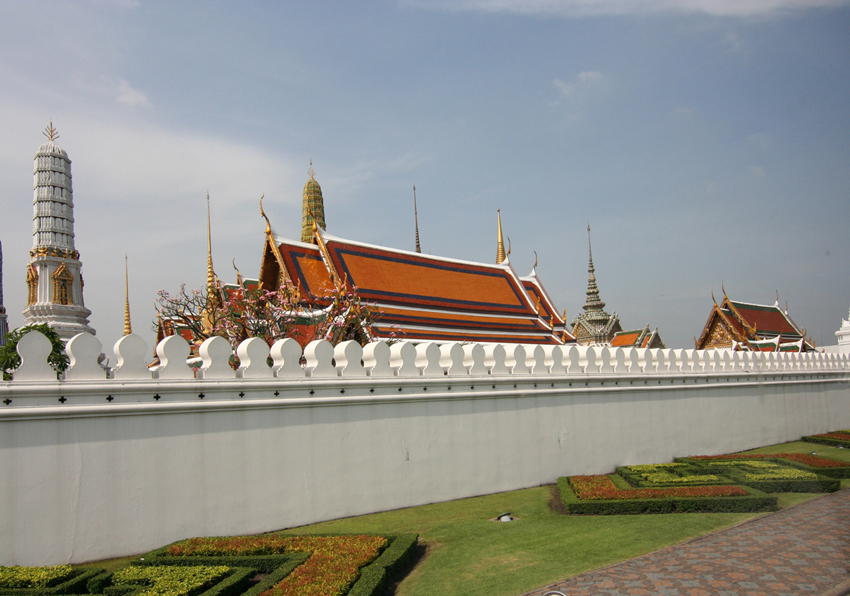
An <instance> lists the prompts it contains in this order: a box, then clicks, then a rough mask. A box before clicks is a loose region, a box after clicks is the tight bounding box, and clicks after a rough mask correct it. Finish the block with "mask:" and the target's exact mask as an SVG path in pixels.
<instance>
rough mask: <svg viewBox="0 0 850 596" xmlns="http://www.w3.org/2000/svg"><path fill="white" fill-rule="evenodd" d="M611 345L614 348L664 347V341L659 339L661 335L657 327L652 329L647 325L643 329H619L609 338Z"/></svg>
mask: <svg viewBox="0 0 850 596" xmlns="http://www.w3.org/2000/svg"><path fill="white" fill-rule="evenodd" d="M611 346H612V347H614V348H650V349H655V348H665V347H666V346H665V345H664V342H663V341H661V335H660V334H659V333H658V328H656V329H655V330H654V331H650V330H649V325H647V326H646V327H644V328H643V329H635V330H633V331H620V332H618V333H615V334H614V337H612V338H611Z"/></svg>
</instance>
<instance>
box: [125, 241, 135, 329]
mask: <svg viewBox="0 0 850 596" xmlns="http://www.w3.org/2000/svg"><path fill="white" fill-rule="evenodd" d="M131 333H133V326H132V325H131V324H130V284H129V276H128V274H127V253H126V252H125V253H124V335H130V334H131Z"/></svg>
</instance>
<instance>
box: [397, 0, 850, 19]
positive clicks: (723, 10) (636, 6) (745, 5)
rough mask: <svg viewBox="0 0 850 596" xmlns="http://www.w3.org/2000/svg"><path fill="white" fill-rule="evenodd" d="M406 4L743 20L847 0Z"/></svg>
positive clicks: (443, 0) (440, 0)
mask: <svg viewBox="0 0 850 596" xmlns="http://www.w3.org/2000/svg"><path fill="white" fill-rule="evenodd" d="M410 3H411V4H415V5H417V6H421V7H431V8H441V9H445V10H465V11H481V12H508V13H520V14H533V15H544V16H546V15H551V16H562V17H586V16H602V15H626V14H646V13H661V12H679V13H703V14H709V15H714V16H730V17H747V16H757V15H768V14H777V13H787V12H792V11H799V10H805V9H811V8H823V7H836V6H846V5H848V4H850V0H437V1H429V2H422V1H419V0H411V1H410Z"/></svg>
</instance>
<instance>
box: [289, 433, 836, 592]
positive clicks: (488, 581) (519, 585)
mask: <svg viewBox="0 0 850 596" xmlns="http://www.w3.org/2000/svg"><path fill="white" fill-rule="evenodd" d="M812 451H816V452H817V453H818V454H819V455H823V456H825V457H831V458H834V459H838V460H842V461H848V462H850V450H847V449H837V448H834V447H827V446H821V445H813V444H811V443H803V442H794V443H786V444H784V445H779V446H772V447H764V448H761V449H755V450H753V451H752V453H782V452H786V453H811V452H812ZM648 463H649V462H648ZM848 487H850V480H843V481H842V488H848ZM551 490H552V489H551V487H549V486H543V487H537V488H529V489H525V490H518V491H512V492H507V493H499V494H495V495H486V496H483V497H474V498H471V499H462V500H458V501H451V502H448V503H436V504H433V505H424V506H421V507H412V508H409V509H401V510H397V511H388V512H385V513H377V514H373V515H364V516H360V517H354V518H348V519H341V520H337V521H331V522H325V523H320V524H314V525H310V526H304V527H301V528H296V529H292V530H287V532H294V533H315V532H323V533H326V532H344V533H350V532H376V533H394V532H416V533H418V534H419V536H420V542H423V543H425V544H426V545H427V547H428V554H427V557H426V558H425V559H424V561H422V562H421V564H420V565H419V566H418V567H417V568H416V569H415V570H414V571H413V573H411V574H410V575H409V576H408V577H407V578H406V579H405V580H404V581H403V582H402V584H401V586H400V587H399V590H398V595H399V596H418V595H432V594H441V595H451V594H468V595H470V596H474V595H476V594H480V595H482V596H484V595H487V596H491V595H492V596H497V595H504V596H516V595H517V594H521V593H523V592H526V591H529V590H532V589H534V588H538V587H541V586H545V585H547V584H550V583H554V582H556V581H558V580H561V579H564V578H567V577H571V576H573V575H577V574H579V573H582V572H584V571H588V570H590V569H598V568H600V567H604V566H607V565H610V564H612V563H616V562H618V561H622V560H625V559H629V558H632V557H635V556H638V555H641V554H644V553H648V552H652V551H655V550H658V549H660V548H664V547H666V546H669V545H672V544H676V543H678V542H682V541H683V540H687V539H689V538H693V537H696V536H701V535H703V534H707V533H710V532H714V531H716V530H719V529H721V528H724V527H728V526H731V525H733V524H737V523H740V522H742V521H745V520H747V519H751V518H754V517H757V516H759V515H763V514H759V513H691V514H678V513H677V514H667V515H635V516H625V515H624V516H599V517H594V516H569V515H562V514H560V513H556V512H555V511H553V510H552V509H551V508H550V507H549V500H550V498H551V494H552V493H551ZM778 496H779V505H780V507H788V506H791V505H795V504H797V503H801V502H803V501H807V500H809V499H812V498H817V497H818V496H819V495H812V494H780V495H778ZM505 512H510V513H511V514H513V515H514V516H516V517H518V518H519V520H518V521H515V522H510V523H499V522H492V521H488V520H489V519H492V518H494V517H495V516H497V515H499V514H501V513H505Z"/></svg>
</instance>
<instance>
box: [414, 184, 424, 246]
mask: <svg viewBox="0 0 850 596" xmlns="http://www.w3.org/2000/svg"><path fill="white" fill-rule="evenodd" d="M413 222H414V226H415V228H416V252H422V248H421V247H420V246H419V212H418V211H417V209H416V185H415V184H414V185H413Z"/></svg>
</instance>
